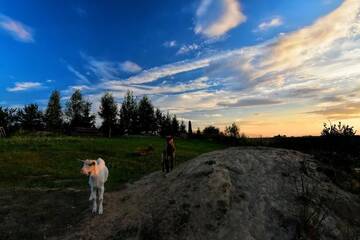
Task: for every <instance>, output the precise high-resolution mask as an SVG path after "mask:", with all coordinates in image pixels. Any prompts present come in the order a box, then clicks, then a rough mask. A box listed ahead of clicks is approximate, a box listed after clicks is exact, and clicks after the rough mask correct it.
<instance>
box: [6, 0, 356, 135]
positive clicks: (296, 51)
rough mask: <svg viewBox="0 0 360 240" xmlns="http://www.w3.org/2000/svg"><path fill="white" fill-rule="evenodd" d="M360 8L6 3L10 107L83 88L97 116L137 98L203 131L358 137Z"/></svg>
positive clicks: (271, 0) (225, 1) (331, 1)
mask: <svg viewBox="0 0 360 240" xmlns="http://www.w3.org/2000/svg"><path fill="white" fill-rule="evenodd" d="M359 7H360V4H359V1H357V0H344V1H342V0H312V1H303V0H292V1H288V0H276V1H275V0H196V1H170V0H169V1H134V0H132V1H125V0H124V1H45V0H34V1H25V0H22V1H17V0H12V1H7V0H4V1H1V2H0V104H1V105H4V106H22V105H23V104H27V103H32V102H35V103H38V104H39V105H41V106H43V107H44V106H45V104H46V102H47V99H48V97H49V94H50V92H51V91H52V90H54V89H57V90H60V91H61V93H62V97H63V100H64V101H66V99H67V98H68V97H69V95H70V94H71V92H72V91H73V90H74V89H76V88H79V89H81V90H82V91H83V93H84V94H85V95H86V97H87V98H88V99H89V100H90V101H92V102H93V103H94V104H93V108H94V111H96V109H97V108H98V103H99V99H100V97H101V95H102V94H103V93H104V92H106V91H110V92H112V93H113V95H114V96H115V97H116V99H117V101H118V102H121V98H122V96H123V95H124V92H125V91H126V90H127V89H130V90H133V91H134V92H135V94H137V95H139V96H141V95H144V94H146V95H149V96H150V97H151V99H152V100H153V102H154V104H155V105H156V106H158V107H160V108H161V109H162V110H164V111H167V110H170V111H171V112H173V113H176V114H177V115H178V116H179V117H180V118H183V119H184V120H188V119H190V120H192V121H193V125H194V126H195V127H197V126H199V127H204V126H205V125H209V124H216V125H218V126H220V127H224V126H225V125H229V124H231V123H232V122H234V121H235V122H237V123H238V124H239V125H240V128H241V130H242V131H244V132H245V133H247V134H249V135H254V136H257V135H264V136H267V135H274V134H288V135H304V134H313V135H316V134H318V132H320V130H321V126H322V122H324V121H327V120H333V121H337V120H344V121H346V122H350V123H352V124H354V125H355V126H358V125H357V123H358V120H359V116H360V114H359V113H360V101H359V99H360V98H359V97H358V95H357V92H358V91H357V89H359V87H360V85H359V78H358V77H359V76H360V70H357V67H359V66H357V65H359V64H358V62H359V61H358V60H360V59H359V58H360V57H359V54H355V53H358V52H357V51H360V49H359V38H358V35H359V32H360V31H359V28H360V27H359V26H360V23H359V19H358V18H359V17H358V13H359ZM330 66H332V67H330ZM344 109H345V110H344ZM280 123H281V124H280ZM299 125H303V126H304V127H303V128H301V131H300V130H299V129H298V128H297V126H299ZM284 126H285V127H284Z"/></svg>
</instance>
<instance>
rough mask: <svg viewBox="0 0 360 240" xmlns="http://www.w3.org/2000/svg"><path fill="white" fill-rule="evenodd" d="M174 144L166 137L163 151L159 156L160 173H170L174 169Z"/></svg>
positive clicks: (172, 140) (171, 138) (169, 137)
mask: <svg viewBox="0 0 360 240" xmlns="http://www.w3.org/2000/svg"><path fill="white" fill-rule="evenodd" d="M175 151H176V148H175V143H174V138H173V137H172V136H167V137H166V144H165V149H164V151H163V153H162V155H161V158H162V171H163V172H165V171H166V172H167V173H168V172H170V171H172V170H173V168H174V164H175Z"/></svg>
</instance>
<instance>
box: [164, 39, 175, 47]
mask: <svg viewBox="0 0 360 240" xmlns="http://www.w3.org/2000/svg"><path fill="white" fill-rule="evenodd" d="M163 45H164V47H167V48H173V47H176V46H177V42H176V41H175V40H171V41H166V42H164V43H163Z"/></svg>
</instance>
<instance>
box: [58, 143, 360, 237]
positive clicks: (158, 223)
mask: <svg viewBox="0 0 360 240" xmlns="http://www.w3.org/2000/svg"><path fill="white" fill-rule="evenodd" d="M317 169H319V166H318V163H316V162H315V161H314V160H313V159H312V157H311V156H309V155H306V154H303V153H300V152H296V151H290V150H283V149H273V148H253V147H252V148H230V149H227V150H222V151H216V152H211V153H207V154H203V155H201V156H199V157H197V158H195V159H193V160H191V161H188V162H186V163H184V164H182V165H180V166H177V167H176V169H175V170H174V171H173V172H171V173H169V174H163V173H161V172H155V173H153V174H150V175H148V176H146V177H144V178H142V179H141V180H139V181H137V182H135V183H134V184H131V185H128V186H127V187H126V189H124V190H121V191H118V192H111V193H105V199H104V204H105V205H104V215H102V216H92V215H91V214H90V213H89V214H88V216H86V217H85V219H83V220H82V221H81V223H79V225H78V226H77V227H75V228H73V229H72V230H71V231H69V232H68V233H66V234H65V236H61V237H59V239H124V240H125V239H147V240H150V239H154V240H155V239H157V240H162V239H164V240H175V239H187V240H195V239H196V240H199V239H200V240H201V239H227V240H232V239H257V240H260V239H261V240H262V239H277V240H281V239H296V238H300V236H304V235H307V236H308V237H309V238H313V239H316V238H317V237H318V235H319V234H321V239H346V238H347V237H348V238H349V239H352V238H350V237H352V236H356V234H358V233H359V229H358V228H359V226H360V205H359V203H360V201H359V200H360V199H359V195H354V194H350V193H347V192H344V191H342V190H341V189H339V188H338V187H337V186H335V185H333V184H332V183H331V182H330V181H329V180H328V179H327V177H325V176H324V175H323V174H321V173H320V172H318V170H317ZM110 174H111V173H110ZM84 201H86V199H84Z"/></svg>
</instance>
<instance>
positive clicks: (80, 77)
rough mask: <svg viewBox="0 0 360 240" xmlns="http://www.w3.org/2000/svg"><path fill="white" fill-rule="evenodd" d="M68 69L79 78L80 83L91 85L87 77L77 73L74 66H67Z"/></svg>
mask: <svg viewBox="0 0 360 240" xmlns="http://www.w3.org/2000/svg"><path fill="white" fill-rule="evenodd" d="M67 69H68V70H69V71H70V72H72V73H73V74H74V75H75V76H76V77H77V80H78V81H79V82H82V83H90V81H89V79H88V78H87V77H86V76H85V75H83V74H82V73H80V72H79V71H77V70H76V69H75V68H74V67H73V66H71V65H67Z"/></svg>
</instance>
